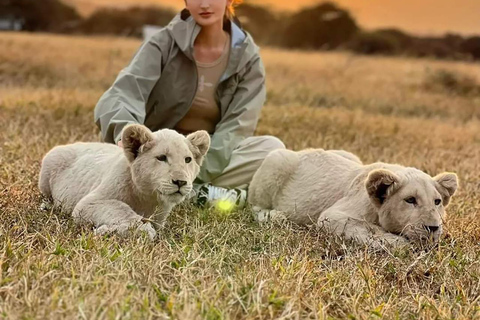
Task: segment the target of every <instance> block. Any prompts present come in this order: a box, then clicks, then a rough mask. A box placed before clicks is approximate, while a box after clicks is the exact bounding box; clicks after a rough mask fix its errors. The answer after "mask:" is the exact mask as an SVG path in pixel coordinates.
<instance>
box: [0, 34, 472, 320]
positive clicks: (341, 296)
mask: <svg viewBox="0 0 480 320" xmlns="http://www.w3.org/2000/svg"><path fill="white" fill-rule="evenodd" d="M139 44H140V43H139V42H138V41H136V40H127V39H121V38H83V37H63V36H53V35H40V34H15V33H0V130H1V134H0V212H1V215H0V216H1V221H0V248H1V249H0V255H1V256H0V265H1V268H0V269H1V272H0V316H2V317H4V318H5V319H60V318H68V319H74V318H75V319H77V318H78V319H98V318H107V319H170V318H173V319H243V318H246V319H327V318H343V319H345V318H349V319H380V318H385V319H473V318H480V307H479V303H480V85H479V84H480V78H479V76H480V65H478V64H469V63H459V62H437V61H432V60H414V59H403V58H371V57H359V56H353V55H349V54H343V53H306V52H287V51H277V50H273V49H263V51H262V56H263V59H264V62H265V64H266V67H267V72H268V79H267V80H268V102H267V105H266V106H265V107H264V109H263V113H262V119H261V121H260V124H259V127H258V130H257V134H272V135H276V136H278V137H279V138H281V139H282V140H284V141H285V143H286V145H287V147H288V148H291V149H295V150H299V149H303V148H307V147H322V148H326V149H332V148H335V149H345V150H349V151H351V152H354V153H355V154H357V155H358V156H359V157H360V158H361V159H362V160H363V161H364V162H365V163H370V162H374V161H385V162H396V163H400V164H403V165H407V166H415V167H418V168H419V169H422V170H424V171H426V172H427V173H429V174H431V175H434V174H437V173H439V172H442V171H446V170H447V171H454V172H457V174H458V175H459V177H460V181H461V186H460V189H459V192H458V194H457V195H456V197H455V198H454V199H453V203H452V204H451V206H450V207H449V216H448V219H447V221H446V226H445V230H446V231H445V235H444V237H443V238H442V240H441V242H440V245H439V246H438V248H436V249H434V250H431V251H418V250H413V249H411V250H400V251H396V252H382V253H378V252H377V253H372V252H368V251H367V250H366V249H365V248H363V247H360V246H356V245H354V244H352V243H345V244H342V243H341V242H340V241H338V240H336V239H333V238H331V237H328V236H327V235H325V234H322V233H321V232H318V231H317V230H315V228H311V229H308V228H299V227H296V226H292V225H265V226H260V225H258V224H256V223H255V222H254V221H253V219H252V218H251V216H250V213H249V211H248V210H245V211H243V212H235V213H233V214H230V215H224V214H220V213H217V212H214V211H208V210H198V209H194V208H190V207H187V206H184V207H181V208H178V209H177V210H175V212H174V213H173V214H172V216H171V218H170V220H169V225H168V227H167V229H166V230H165V231H164V232H163V234H162V236H161V238H160V239H158V240H157V241H156V242H155V243H148V242H147V241H145V240H144V239H142V238H135V237H132V238H129V239H120V238H117V237H110V238H97V237H94V236H93V234H92V232H91V231H90V230H88V229H86V228H80V227H77V226H76V225H74V224H73V222H72V220H71V219H70V218H69V217H68V215H65V214H61V213H58V212H45V211H41V210H39V209H38V208H39V205H40V203H41V197H40V194H39V191H38V190H37V178H38V173H39V167H40V160H41V158H42V156H43V155H44V154H45V153H46V152H47V151H48V150H49V149H50V148H52V147H53V146H55V145H58V144H65V143H70V142H74V141H97V140H98V131H97V129H96V127H95V125H94V123H93V107H94V105H95V103H96V101H97V100H98V98H99V97H100V95H101V94H102V93H103V91H104V90H105V89H106V88H107V87H108V86H109V85H110V84H111V83H112V81H113V79H114V78H115V76H116V74H117V73H118V72H119V71H120V69H121V68H122V67H124V66H125V65H126V63H128V61H129V59H130V57H131V56H132V54H133V53H134V52H135V50H136V49H137V48H138V46H139Z"/></svg>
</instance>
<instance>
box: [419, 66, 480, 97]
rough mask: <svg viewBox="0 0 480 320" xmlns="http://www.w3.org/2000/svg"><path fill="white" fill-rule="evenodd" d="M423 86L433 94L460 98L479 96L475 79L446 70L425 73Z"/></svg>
mask: <svg viewBox="0 0 480 320" xmlns="http://www.w3.org/2000/svg"><path fill="white" fill-rule="evenodd" d="M424 86H425V88H426V89H427V90H432V91H434V92H435V91H436V92H446V93H449V94H453V95H460V96H478V95H480V84H479V83H478V81H477V79H476V78H475V77H473V76H471V75H466V74H462V73H460V72H458V71H452V70H447V69H437V70H434V71H431V72H429V73H427V74H426V77H425V80H424Z"/></svg>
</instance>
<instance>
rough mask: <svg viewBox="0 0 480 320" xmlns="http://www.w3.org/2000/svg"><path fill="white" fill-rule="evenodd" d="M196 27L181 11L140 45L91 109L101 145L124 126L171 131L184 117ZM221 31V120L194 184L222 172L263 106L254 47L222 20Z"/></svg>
mask: <svg viewBox="0 0 480 320" xmlns="http://www.w3.org/2000/svg"><path fill="white" fill-rule="evenodd" d="M200 29H201V27H200V26H199V25H198V24H196V22H195V21H194V20H193V18H192V17H191V16H190V14H189V13H188V11H185V10H184V11H182V12H181V13H180V14H178V15H177V16H176V17H175V18H174V19H173V20H172V21H171V22H170V23H169V24H168V26H166V27H165V28H163V29H161V30H160V31H159V32H157V33H156V34H155V35H154V36H152V37H151V38H150V39H148V40H146V41H145V42H144V43H143V45H142V46H141V47H140V49H139V50H138V51H137V53H136V54H135V56H134V57H133V59H132V61H131V62H130V64H129V65H128V66H127V67H126V68H125V69H123V70H122V71H121V72H120V74H119V75H118V77H117V79H116V80H115V82H114V83H113V85H112V86H111V87H110V88H109V89H108V90H107V91H106V92H105V93H104V94H103V96H102V97H101V98H100V100H99V101H98V103H97V105H96V107H95V115H94V116H95V122H96V124H97V125H98V127H99V128H100V130H101V132H102V138H103V140H104V141H105V142H111V143H116V142H118V140H120V134H121V131H122V129H123V127H124V126H125V125H127V124H130V123H141V124H145V125H146V126H147V127H148V128H150V129H151V130H159V129H163V128H170V129H171V128H174V127H175V125H176V124H177V123H178V122H179V121H180V120H181V119H182V118H183V117H184V116H185V115H186V114H187V112H188V110H189V109H190V106H191V104H192V101H193V98H194V97H195V94H196V90H197V84H198V79H197V67H196V64H195V60H194V58H193V43H194V41H195V38H196V37H197V35H198V33H199V32H200ZM225 30H226V31H228V32H230V34H231V40H232V41H231V43H232V47H231V49H230V57H229V61H228V65H227V68H226V71H225V73H224V74H223V76H222V77H221V79H220V82H219V84H218V86H217V89H216V94H215V98H216V100H217V102H218V105H219V107H220V114H221V120H220V121H219V123H218V124H217V126H216V128H215V132H214V134H213V135H212V141H211V147H210V150H209V152H208V154H207V156H206V157H205V161H204V164H203V165H202V168H201V170H200V174H199V176H198V179H199V180H200V182H209V181H212V180H213V179H215V178H216V177H217V176H219V175H220V174H221V173H222V172H223V170H224V169H225V167H226V166H227V165H228V163H229V161H230V156H231V154H232V152H233V150H234V149H235V148H236V146H237V145H238V144H239V142H240V141H242V140H243V139H245V138H247V137H249V136H252V135H253V133H254V131H255V128H256V126H257V122H258V119H259V116H260V110H261V108H262V106H263V104H264V102H265V92H266V91H265V70H264V66H263V63H262V60H261V58H260V55H259V49H258V47H257V46H256V45H255V43H254V42H253V39H252V38H251V36H250V35H249V34H248V33H246V32H245V31H243V30H242V29H241V28H240V27H239V26H237V24H236V23H234V22H230V21H228V22H227V23H225Z"/></svg>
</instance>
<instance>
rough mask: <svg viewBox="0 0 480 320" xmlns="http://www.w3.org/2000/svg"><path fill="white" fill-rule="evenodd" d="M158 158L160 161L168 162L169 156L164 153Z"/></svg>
mask: <svg viewBox="0 0 480 320" xmlns="http://www.w3.org/2000/svg"><path fill="white" fill-rule="evenodd" d="M157 159H158V161H162V162H167V156H166V155H164V154H162V155H161V156H158V157H157Z"/></svg>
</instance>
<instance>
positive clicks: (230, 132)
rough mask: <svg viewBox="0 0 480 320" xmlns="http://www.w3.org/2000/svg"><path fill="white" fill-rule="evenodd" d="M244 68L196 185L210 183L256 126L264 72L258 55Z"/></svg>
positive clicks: (262, 94)
mask: <svg viewBox="0 0 480 320" xmlns="http://www.w3.org/2000/svg"><path fill="white" fill-rule="evenodd" d="M246 68H247V69H246V71H245V73H244V75H243V76H242V78H241V79H240V80H239V82H238V86H237V89H236V91H235V93H234V96H233V99H232V101H231V103H230V105H229V106H228V109H227V111H226V113H225V115H224V116H223V118H222V119H221V120H220V122H219V123H218V124H217V126H216V128H215V133H214V134H213V136H212V140H211V144H210V149H209V151H208V153H207V155H206V157H205V160H204V163H203V165H202V167H201V169H200V174H199V175H198V180H200V182H210V181H212V180H213V179H215V178H216V177H218V176H219V175H220V174H222V172H223V171H224V169H225V168H226V167H227V165H228V163H229V162H230V157H231V155H232V152H233V150H234V149H235V148H236V147H237V146H238V144H239V143H240V142H241V141H242V140H244V139H245V138H248V137H251V136H253V134H254V131H255V129H256V127H257V123H258V119H259V117H260V111H261V109H262V107H263V104H264V103H265V98H266V89H265V69H264V66H263V62H262V60H261V58H260V56H259V55H257V56H256V57H255V58H254V60H253V61H252V63H250V65H247V67H246Z"/></svg>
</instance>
